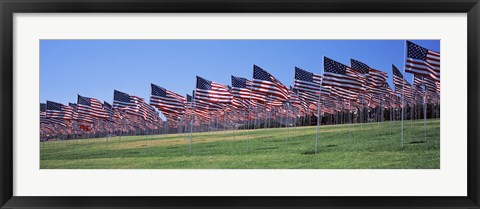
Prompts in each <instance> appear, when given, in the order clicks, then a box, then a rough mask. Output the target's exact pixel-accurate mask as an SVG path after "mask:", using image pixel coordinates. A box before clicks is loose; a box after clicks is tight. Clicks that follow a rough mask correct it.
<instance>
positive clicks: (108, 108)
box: [103, 101, 113, 118]
mask: <svg viewBox="0 0 480 209" xmlns="http://www.w3.org/2000/svg"><path fill="white" fill-rule="evenodd" d="M103 109H104V110H105V112H106V113H107V115H108V117H109V118H111V117H112V116H113V107H112V105H111V104H110V103H108V102H106V101H103Z"/></svg>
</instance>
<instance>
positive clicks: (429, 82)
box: [413, 75, 440, 93]
mask: <svg viewBox="0 0 480 209" xmlns="http://www.w3.org/2000/svg"><path fill="white" fill-rule="evenodd" d="M413 85H415V86H420V87H421V86H424V87H425V88H426V89H425V90H426V91H429V92H434V93H440V83H439V82H435V81H434V80H433V79H431V78H430V77H425V76H419V75H414V77H413Z"/></svg>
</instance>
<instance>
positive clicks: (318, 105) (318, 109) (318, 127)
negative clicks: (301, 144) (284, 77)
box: [315, 82, 322, 154]
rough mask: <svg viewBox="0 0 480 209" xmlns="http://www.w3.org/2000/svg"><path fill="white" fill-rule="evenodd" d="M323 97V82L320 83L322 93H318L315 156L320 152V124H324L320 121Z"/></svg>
mask: <svg viewBox="0 0 480 209" xmlns="http://www.w3.org/2000/svg"><path fill="white" fill-rule="evenodd" d="M321 97H322V82H320V92H318V102H317V130H316V134H315V154H317V151H318V137H319V134H320V123H321V122H322V121H321V120H320V113H321V110H320V108H321V107H322V106H321V104H320V103H321Z"/></svg>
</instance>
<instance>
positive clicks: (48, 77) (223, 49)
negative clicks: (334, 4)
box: [40, 40, 440, 104]
mask: <svg viewBox="0 0 480 209" xmlns="http://www.w3.org/2000/svg"><path fill="white" fill-rule="evenodd" d="M413 42H414V43H417V44H419V45H421V46H423V47H426V48H428V49H432V50H435V51H440V41H439V40H413ZM323 56H327V57H329V58H332V59H334V60H336V61H339V62H342V63H344V64H346V65H350V58H353V59H357V60H359V61H362V62H364V63H366V64H368V65H369V66H370V67H372V68H375V69H377V70H383V71H385V72H387V73H388V74H389V79H388V82H389V83H390V85H391V86H392V80H391V78H392V76H391V74H392V73H391V65H392V64H394V65H396V66H397V67H398V68H399V69H403V65H404V56H405V55H404V41H403V40H41V41H40V102H45V101H46V100H50V101H55V102H60V103H64V104H67V103H68V102H76V100H77V94H80V95H82V96H87V97H93V98H97V99H99V100H100V101H107V102H109V103H112V100H113V89H117V90H120V91H123V92H125V93H128V94H130V95H136V96H140V97H142V98H145V99H146V101H149V97H150V83H154V84H157V85H159V86H162V87H164V88H167V89H169V90H172V91H174V92H177V93H179V94H182V95H185V94H187V93H188V94H191V92H192V90H193V89H194V88H195V76H196V75H199V76H202V77H204V78H206V79H208V80H211V81H215V82H219V83H224V84H228V85H230V84H231V81H230V76H231V75H235V76H240V77H245V78H247V79H252V70H253V67H252V66H253V65H254V64H256V65H258V66H260V67H262V68H263V69H264V70H267V71H268V72H270V73H271V74H272V75H274V76H275V77H276V78H277V79H279V80H280V81H281V82H282V83H283V84H285V85H286V86H287V87H288V86H289V85H293V78H294V67H295V66H297V67H300V68H302V69H304V70H308V71H310V72H314V73H317V74H322V73H323ZM406 78H407V79H408V80H409V81H411V75H409V74H407V75H406Z"/></svg>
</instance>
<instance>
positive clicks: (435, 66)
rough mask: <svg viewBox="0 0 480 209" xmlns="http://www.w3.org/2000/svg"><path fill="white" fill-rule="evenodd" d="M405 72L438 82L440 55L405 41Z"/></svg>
mask: <svg viewBox="0 0 480 209" xmlns="http://www.w3.org/2000/svg"><path fill="white" fill-rule="evenodd" d="M405 72H407V73H412V74H417V75H422V76H428V77H430V78H432V79H433V80H434V81H436V82H440V53H439V52H436V51H432V50H429V49H426V48H423V47H421V46H419V45H417V44H414V43H412V42H410V41H407V59H406V60H405Z"/></svg>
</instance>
